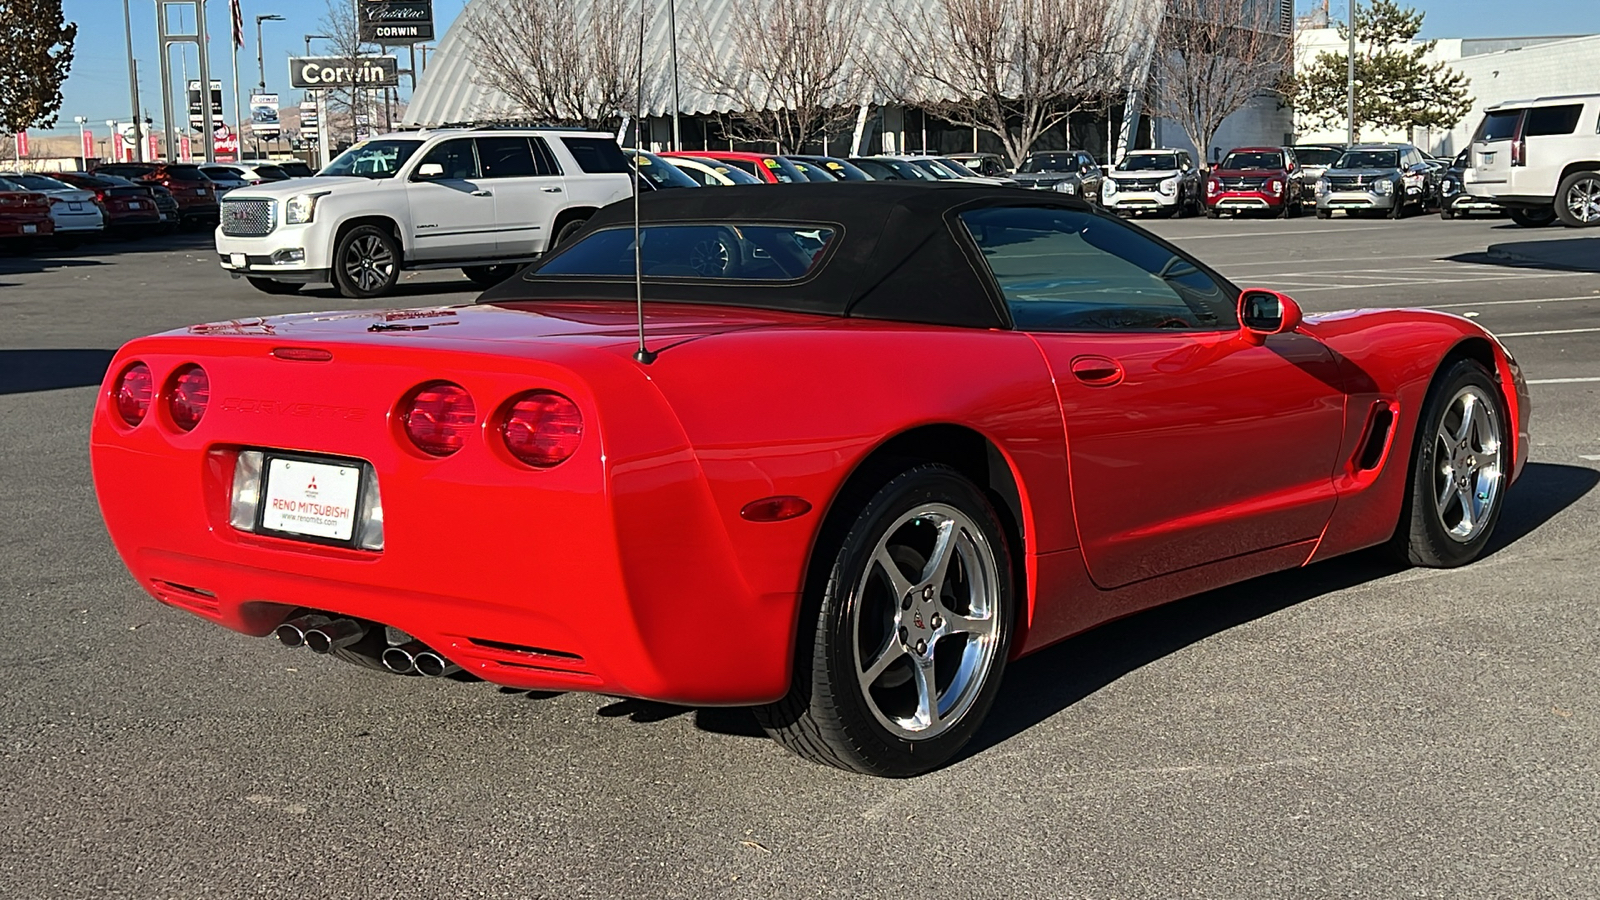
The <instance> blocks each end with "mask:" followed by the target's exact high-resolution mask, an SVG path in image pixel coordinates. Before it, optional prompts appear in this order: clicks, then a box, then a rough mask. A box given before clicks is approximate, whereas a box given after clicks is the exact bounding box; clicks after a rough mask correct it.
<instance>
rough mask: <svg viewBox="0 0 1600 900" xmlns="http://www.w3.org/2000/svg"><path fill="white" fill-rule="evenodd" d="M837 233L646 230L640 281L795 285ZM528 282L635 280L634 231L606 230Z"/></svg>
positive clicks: (793, 228) (703, 227)
mask: <svg viewBox="0 0 1600 900" xmlns="http://www.w3.org/2000/svg"><path fill="white" fill-rule="evenodd" d="M834 234H835V231H834V229H833V228H830V227H828V226H825V225H733V224H727V225H724V224H685V225H678V224H673V225H646V226H644V227H643V228H642V229H640V240H639V258H640V260H641V262H642V264H643V272H644V277H646V278H664V279H683V278H709V279H715V280H718V281H722V280H735V281H793V280H795V279H799V278H804V277H805V276H807V275H809V274H811V271H812V270H813V269H814V268H815V267H816V264H817V262H818V260H820V259H821V258H822V255H823V251H824V250H826V249H827V247H828V243H829V242H830V241H832V240H833V237H834ZM528 277H529V278H546V277H557V278H573V277H577V278H603V279H617V278H630V279H631V278H633V277H634V252H633V228H608V229H604V230H601V231H597V232H595V233H594V234H591V235H589V236H588V237H585V238H583V239H582V240H580V241H578V242H577V243H575V244H573V245H572V246H570V247H568V248H566V249H565V250H563V251H561V253H559V254H558V255H556V256H554V257H552V258H551V259H550V261H549V262H546V263H545V264H544V265H542V266H540V267H539V268H538V269H537V270H535V271H534V272H533V273H531V274H530V275H529V276H528Z"/></svg>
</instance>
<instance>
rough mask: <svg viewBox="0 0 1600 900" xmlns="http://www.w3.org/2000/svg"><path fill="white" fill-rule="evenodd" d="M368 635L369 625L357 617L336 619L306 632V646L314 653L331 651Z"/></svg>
mask: <svg viewBox="0 0 1600 900" xmlns="http://www.w3.org/2000/svg"><path fill="white" fill-rule="evenodd" d="M366 636H367V626H366V625H363V624H362V623H360V622H357V621H356V620H355V619H334V620H333V621H332V622H329V623H327V624H326V625H318V626H317V627H316V628H313V629H311V630H310V631H307V632H306V637H305V641H306V646H307V647H309V648H310V649H311V652H312V653H331V652H333V651H334V650H338V649H340V648H343V647H348V646H350V645H351V644H354V643H355V642H356V641H359V640H361V639H362V638H364V637H366Z"/></svg>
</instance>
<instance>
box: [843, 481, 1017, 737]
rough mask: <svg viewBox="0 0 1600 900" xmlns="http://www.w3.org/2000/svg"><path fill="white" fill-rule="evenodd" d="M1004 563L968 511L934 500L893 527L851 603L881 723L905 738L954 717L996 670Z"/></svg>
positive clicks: (862, 677) (867, 693)
mask: <svg viewBox="0 0 1600 900" xmlns="http://www.w3.org/2000/svg"><path fill="white" fill-rule="evenodd" d="M1000 578H1001V573H1000V571H999V563H998V562H997V560H996V557H995V551H994V548H993V547H991V546H990V545H989V540H988V538H987V537H986V536H985V535H984V532H983V530H982V529H980V528H979V527H978V525H977V523H975V522H974V521H973V520H972V519H971V518H969V517H968V516H967V514H966V513H964V512H962V511H961V510H959V509H956V508H955V507H953V506H947V505H945V504H942V503H926V504H923V505H921V506H919V507H917V508H916V509H913V510H912V511H910V512H908V513H906V514H905V515H902V516H901V517H900V518H899V519H897V520H896V521H895V522H894V524H893V525H891V526H890V527H889V528H888V529H887V530H885V532H884V535H883V537H882V538H880V539H879V541H878V544H877V547H876V548H875V549H874V550H873V553H872V556H871V558H870V560H869V562H868V563H867V566H866V571H864V572H863V573H862V575H861V578H860V579H859V580H858V581H857V583H856V585H855V590H854V602H853V603H852V604H851V623H850V624H851V634H852V636H853V637H854V641H853V643H854V651H855V652H854V658H855V672H856V676H857V680H858V682H859V684H860V688H861V693H862V696H863V698H864V699H865V700H866V702H867V707H868V708H869V709H870V710H871V711H872V714H873V716H874V717H876V718H877V720H878V722H879V724H881V725H883V726H884V727H885V728H887V729H889V731H890V733H891V734H893V735H894V736H895V737H898V738H901V739H903V740H913V741H915V740H927V739H929V738H933V737H936V736H938V735H940V734H942V733H944V732H945V731H946V730H947V729H949V728H950V727H952V726H954V725H955V724H956V723H957V722H958V721H960V719H961V718H962V716H963V715H964V714H965V713H966V712H967V710H968V709H970V708H971V706H972V704H973V701H974V700H976V699H977V697H978V695H979V694H980V693H981V692H982V690H983V686H984V682H985V680H986V679H987V678H988V676H989V673H990V672H991V671H992V670H993V669H994V662H995V653H996V650H997V648H998V647H999V645H1000V640H1001V635H1002V630H1001V629H1002V626H1003V624H1004V623H1003V622H1001V621H1000V616H1001V615H1002V612H1001V610H1002V605H1001V602H1000Z"/></svg>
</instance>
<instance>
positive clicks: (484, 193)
mask: <svg viewBox="0 0 1600 900" xmlns="http://www.w3.org/2000/svg"><path fill="white" fill-rule="evenodd" d="M472 196H474V197H493V196H494V191H473V192H472Z"/></svg>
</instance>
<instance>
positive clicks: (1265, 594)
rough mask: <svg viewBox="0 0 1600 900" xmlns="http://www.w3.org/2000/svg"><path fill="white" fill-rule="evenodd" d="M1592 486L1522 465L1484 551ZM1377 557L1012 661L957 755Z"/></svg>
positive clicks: (1343, 580)
mask: <svg viewBox="0 0 1600 900" xmlns="http://www.w3.org/2000/svg"><path fill="white" fill-rule="evenodd" d="M1596 484H1600V471H1596V470H1594V469H1589V468H1584V467H1581V466H1563V465H1552V464H1548V463H1530V464H1528V467H1527V468H1526V469H1525V470H1524V471H1523V475H1522V477H1521V478H1520V479H1519V480H1518V481H1517V483H1516V485H1515V486H1513V487H1512V489H1511V492H1510V493H1509V494H1508V495H1507V496H1506V506H1505V510H1504V511H1503V512H1502V513H1501V517H1500V522H1499V524H1498V525H1497V526H1496V528H1495V535H1494V537H1493V539H1492V540H1491V541H1490V545H1489V548H1488V551H1487V554H1488V555H1492V554H1495V553H1498V552H1500V551H1502V550H1504V549H1505V548H1506V547H1507V546H1509V545H1511V544H1514V543H1516V542H1517V541H1519V540H1521V539H1522V538H1523V537H1526V536H1527V535H1528V534H1530V533H1532V532H1533V531H1534V530H1535V529H1537V528H1538V527H1539V526H1541V525H1543V524H1544V523H1545V522H1548V521H1549V520H1550V519H1552V518H1554V517H1555V516H1556V515H1557V514H1559V513H1560V512H1561V511H1562V510H1564V509H1566V508H1567V507H1569V506H1571V505H1572V504H1573V503H1576V502H1577V501H1578V500H1579V499H1581V498H1582V497H1583V496H1584V495H1586V494H1588V493H1589V492H1590V491H1592V490H1594V488H1595V485H1596ZM1405 568H1406V567H1405V566H1403V565H1401V564H1399V563H1397V562H1393V561H1391V560H1389V559H1388V558H1387V557H1386V556H1385V555H1384V554H1382V553H1381V552H1376V551H1367V552H1362V553H1354V554H1351V555H1348V556H1344V557H1340V558H1337V559H1331V560H1328V561H1326V562H1321V563H1318V564H1316V565H1313V566H1309V567H1307V568H1304V569H1293V570H1290V571H1287V572H1278V573H1276V574H1273V575H1266V576H1263V577H1260V578H1255V579H1251V580H1250V581H1246V582H1242V583H1240V584H1236V585H1232V586H1229V587H1226V588H1220V589H1218V590H1215V591H1209V592H1207V593H1204V594H1199V595H1196V596H1194V597H1189V598H1186V599H1184V600H1179V601H1176V602H1173V603H1169V604H1166V605H1164V606H1159V607H1156V608H1154V609H1150V610H1146V611H1145V612H1141V613H1137V614H1135V615H1132V616H1128V617H1127V618H1124V619H1119V620H1117V621H1115V622H1111V623H1108V624H1106V625H1101V626H1099V627H1097V628H1093V629H1090V630H1089V631H1086V632H1084V633H1083V634H1080V635H1077V636H1076V637H1072V638H1068V639H1067V640H1065V641H1062V642H1061V643H1059V644H1056V645H1054V646H1052V647H1048V648H1046V649H1044V650H1041V651H1039V652H1038V653H1035V654H1032V655H1031V656H1026V657H1023V658H1022V659H1020V660H1017V661H1016V662H1014V663H1012V664H1011V666H1010V668H1009V669H1008V670H1007V672H1006V676H1005V687H1004V688H1002V689H1001V691H1000V696H999V698H998V699H997V700H996V701H995V705H994V709H993V710H992V711H991V712H990V714H989V719H988V721H987V722H986V723H985V724H984V727H983V728H982V729H981V730H980V731H979V732H978V734H977V736H976V737H975V738H974V739H973V742H972V743H971V744H970V745H968V747H967V748H966V749H965V750H964V751H963V752H962V757H961V758H965V757H968V756H974V755H977V754H979V753H982V752H984V751H985V750H988V749H989V748H991V747H995V746H997V745H999V744H1002V743H1004V742H1005V741H1007V740H1008V739H1010V738H1012V737H1015V736H1016V735H1018V734H1020V733H1022V732H1024V731H1027V730H1028V729H1030V728H1032V727H1033V726H1035V725H1038V724H1039V723H1041V722H1043V721H1045V720H1046V719H1048V718H1050V717H1051V716H1053V715H1055V714H1056V713H1059V712H1061V711H1062V710H1065V709H1067V708H1068V707H1070V706H1072V705H1073V704H1075V703H1077V702H1078V701H1079V700H1082V699H1083V698H1085V697H1087V696H1089V695H1090V694H1093V693H1094V692H1095V691H1098V690H1100V689H1101V688H1103V687H1105V686H1106V685H1108V684H1111V683H1112V682H1114V681H1116V680H1117V679H1119V678H1121V677H1122V676H1124V675H1127V674H1129V673H1130V672H1134V671H1136V670H1138V669H1140V668H1143V667H1144V666H1146V665H1148V664H1150V663H1152V662H1155V661H1156V660H1158V659H1161V658H1163V657H1165V656H1168V655H1170V654H1172V653H1176V652H1177V651H1179V650H1182V649H1184V648H1185V647H1188V646H1190V645H1192V644H1196V643H1199V642H1200V641H1203V640H1205V639H1206V638H1209V637H1211V636H1213V635H1216V634H1221V633H1222V632H1224V631H1227V630H1229V629H1231V628H1234V627H1237V626H1239V625H1244V624H1246V623H1249V622H1253V621H1255V620H1257V619H1261V618H1265V617H1266V616H1270V615H1272V614H1273V613H1276V612H1280V611H1282V610H1285V609H1288V608H1290V607H1292V606H1295V605H1298V604H1300V603H1302V602H1304V601H1306V600H1310V599H1313V598H1315V597H1319V596H1322V595H1324V594H1328V593H1332V592H1334V591H1340V590H1345V589H1347V588H1351V587H1355V586H1357V585H1360V584H1365V583H1367V582H1369V581H1375V580H1377V579H1380V578H1385V577H1388V576H1390V575H1394V574H1397V573H1399V572H1402V571H1404V570H1405Z"/></svg>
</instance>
